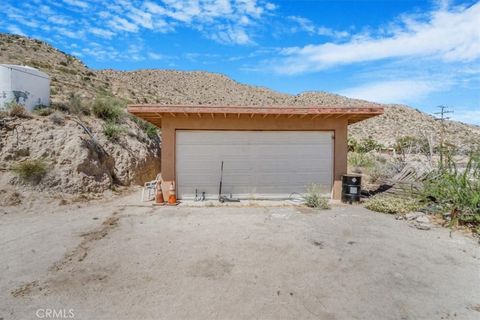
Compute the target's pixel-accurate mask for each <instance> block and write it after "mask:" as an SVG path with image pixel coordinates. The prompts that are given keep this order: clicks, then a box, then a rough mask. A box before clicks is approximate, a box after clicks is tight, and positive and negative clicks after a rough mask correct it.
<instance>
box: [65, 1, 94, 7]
mask: <svg viewBox="0 0 480 320" xmlns="http://www.w3.org/2000/svg"><path fill="white" fill-rule="evenodd" d="M63 2H65V3H66V4H69V5H71V6H75V7H79V8H81V9H86V8H88V3H87V2H85V1H80V0H63Z"/></svg>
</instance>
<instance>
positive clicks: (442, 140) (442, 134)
mask: <svg viewBox="0 0 480 320" xmlns="http://www.w3.org/2000/svg"><path fill="white" fill-rule="evenodd" d="M437 108H439V109H440V111H439V112H435V113H434V114H436V115H439V116H435V120H437V121H440V123H441V128H440V167H441V168H443V151H444V144H445V129H446V128H445V120H448V119H450V117H447V114H449V113H453V110H448V107H447V106H438V107H437Z"/></svg>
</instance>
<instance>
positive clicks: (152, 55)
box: [148, 52, 165, 60]
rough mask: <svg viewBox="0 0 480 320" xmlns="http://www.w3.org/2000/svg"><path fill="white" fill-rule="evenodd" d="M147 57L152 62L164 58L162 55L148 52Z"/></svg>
mask: <svg viewBox="0 0 480 320" xmlns="http://www.w3.org/2000/svg"><path fill="white" fill-rule="evenodd" d="M148 57H149V58H150V59H152V60H162V59H164V58H165V56H164V55H163V54H159V53H155V52H149V53H148Z"/></svg>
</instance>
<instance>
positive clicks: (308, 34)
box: [0, 0, 480, 125]
mask: <svg viewBox="0 0 480 320" xmlns="http://www.w3.org/2000/svg"><path fill="white" fill-rule="evenodd" d="M3 3H4V5H2V12H1V13H0V31H1V32H8V33H15V34H21V35H27V36H30V37H34V38H38V39H42V40H45V41H47V42H49V43H51V44H52V45H54V46H55V47H57V48H59V49H60V50H62V51H65V52H68V53H71V54H73V55H75V56H77V57H79V58H80V59H82V60H83V61H84V62H85V63H86V64H87V65H88V66H90V67H92V68H96V69H104V68H113V69H120V70H134V69H143V68H161V69H178V70H205V71H211V72H219V73H223V74H226V75H228V76H230V77H231V78H233V79H235V80H237V81H240V82H243V83H248V84H253V85H261V86H265V87H268V88H271V89H274V90H277V91H281V92H287V93H292V94H296V93H299V92H302V91H309V90H319V91H328V92H334V93H339V94H342V95H346V96H349V97H355V98H363V99H367V100H371V101H378V102H385V103H403V104H408V105H411V106H413V107H416V108H419V109H421V110H423V111H426V112H430V113H431V112H435V111H436V108H435V107H436V106H438V105H440V104H444V105H448V106H451V107H453V109H454V111H455V113H454V115H453V118H454V119H457V120H460V121H464V122H469V123H475V124H479V125H480V1H447V0H444V1H440V0H435V1H427V0H423V1H415V0H371V1H370V0H357V1H353V0H351V1H349V0H336V1H335V0H305V1H302V0H300V1H297V0H266V1H264V0H196V1H195V0H186V1H181V0H177V1H174V0H140V1H135V0H134V1H126V0H110V1H108V0H98V1H87V0H53V1H51V0H33V1H12V0H7V1H6V2H5V0H4V1H3Z"/></svg>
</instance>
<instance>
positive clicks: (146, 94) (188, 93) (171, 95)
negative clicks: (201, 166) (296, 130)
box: [0, 34, 480, 146]
mask: <svg viewBox="0 0 480 320" xmlns="http://www.w3.org/2000/svg"><path fill="white" fill-rule="evenodd" d="M0 63H12V64H25V65H30V66H33V67H36V68H38V69H40V70H42V71H44V72H46V73H48V74H49V75H50V76H51V77H52V101H53V102H54V103H65V102H67V101H68V99H69V97H70V95H72V94H76V95H78V96H79V97H81V98H82V99H87V100H88V99H93V98H94V97H95V96H96V94H97V92H99V91H106V92H111V93H112V94H113V95H115V96H118V97H121V98H123V99H125V100H126V101H128V102H131V103H161V104H223V105H319V106H330V107H332V106H334V107H337V106H366V105H378V106H384V107H385V114H384V115H382V116H379V117H375V118H372V119H369V120H366V121H362V122H360V123H357V124H354V125H351V126H350V127H349V130H350V135H351V136H352V137H354V138H355V139H357V140H362V139H365V138H368V137H370V138H372V139H374V140H376V141H378V142H380V143H382V144H383V145H385V146H392V145H393V144H394V143H395V142H396V140H397V139H398V138H401V137H405V136H415V137H425V138H428V139H432V140H436V139H437V136H438V133H439V132H440V130H441V124H440V123H439V122H438V121H435V120H434V118H433V117H431V116H430V115H428V114H426V113H423V112H421V111H418V110H416V109H413V108H410V107H408V106H402V105H380V104H375V103H371V102H368V101H363V100H357V99H349V98H346V97H342V96H339V95H335V94H330V93H325V92H305V93H301V94H298V95H288V94H284V93H279V92H275V91H272V90H269V89H267V88H263V87H256V86H250V85H245V84H241V83H238V82H236V81H234V80H232V79H229V78H228V77H226V76H224V75H221V74H215V73H209V72H201V71H195V72H184V71H172V70H138V71H131V72H124V71H114V70H92V69H89V68H88V67H87V66H86V65H85V64H84V63H83V62H82V61H80V60H79V59H77V58H75V57H73V56H71V55H68V54H66V53H63V52H61V51H59V50H57V49H55V48H53V47H51V46H50V45H49V44H46V43H44V42H42V41H39V40H35V39H29V38H25V37H20V36H14V35H6V34H0ZM446 129H447V138H448V140H449V141H450V142H451V143H452V144H455V145H463V144H471V143H472V142H475V141H480V127H477V126H472V125H467V124H463V123H460V122H456V121H447V124H446Z"/></svg>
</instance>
